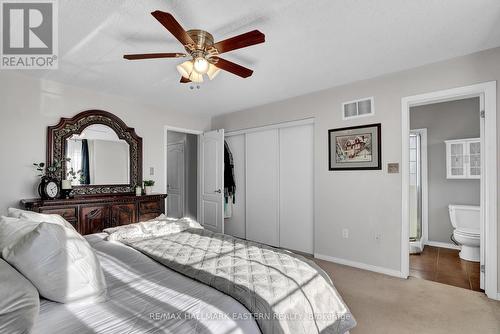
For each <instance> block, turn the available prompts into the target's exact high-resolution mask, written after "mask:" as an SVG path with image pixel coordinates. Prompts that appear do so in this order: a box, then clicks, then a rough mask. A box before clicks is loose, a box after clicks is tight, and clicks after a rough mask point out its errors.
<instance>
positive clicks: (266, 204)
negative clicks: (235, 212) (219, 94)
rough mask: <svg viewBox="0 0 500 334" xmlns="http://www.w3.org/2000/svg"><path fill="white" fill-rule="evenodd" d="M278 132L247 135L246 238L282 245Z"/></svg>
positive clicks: (267, 131) (260, 132) (272, 244)
mask: <svg viewBox="0 0 500 334" xmlns="http://www.w3.org/2000/svg"><path fill="white" fill-rule="evenodd" d="M278 153H279V139H278V130H277V129H273V130H266V131H259V132H251V133H247V134H246V237H247V239H248V240H253V241H258V242H261V243H264V244H268V245H271V246H276V247H278V246H279V228H280V227H279V155H278Z"/></svg>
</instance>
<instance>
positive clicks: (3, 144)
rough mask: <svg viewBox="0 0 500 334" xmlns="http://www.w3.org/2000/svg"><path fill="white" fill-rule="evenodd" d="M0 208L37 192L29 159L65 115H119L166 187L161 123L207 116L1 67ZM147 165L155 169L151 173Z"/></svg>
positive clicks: (198, 122) (193, 123)
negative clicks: (97, 111) (88, 112)
mask: <svg viewBox="0 0 500 334" xmlns="http://www.w3.org/2000/svg"><path fill="white" fill-rule="evenodd" d="M0 102H1V110H0V157H1V167H0V184H1V186H2V191H0V214H3V213H5V211H6V208H7V207H9V206H13V205H17V203H18V201H19V200H20V199H22V198H30V197H35V196H36V191H35V188H36V184H37V178H36V176H35V175H36V174H35V172H34V170H33V166H32V165H31V164H32V163H33V162H35V161H45V147H46V129H47V126H49V125H54V124H56V123H57V122H58V121H59V119H60V118H61V117H72V116H74V115H75V114H77V113H79V112H81V111H83V110H87V109H102V110H106V111H109V112H112V113H113V114H115V115H117V116H118V117H120V118H121V119H122V120H123V121H124V122H125V123H126V124H127V125H128V126H130V127H133V128H135V130H136V132H137V134H138V135H139V136H141V137H142V138H143V151H144V165H143V166H144V173H143V175H144V177H145V178H148V179H149V178H151V179H154V180H156V184H155V191H158V192H163V191H165V176H164V159H165V158H164V149H163V144H164V142H163V139H164V138H163V136H164V133H163V126H164V125H171V126H179V127H183V128H191V129H199V130H205V129H208V128H209V127H210V119H209V118H208V117H206V116H198V115H192V114H187V113H185V112H175V111H172V110H168V106H166V107H165V109H160V108H154V107H148V106H145V105H141V104H138V103H136V102H135V101H134V100H131V99H128V98H123V97H118V96H112V95H106V94H100V93H98V92H91V91H88V90H84V89H81V88H77V87H73V86H68V85H63V84H60V83H56V82H53V81H47V80H39V79H35V78H31V77H28V76H25V75H21V74H19V73H16V72H11V71H0ZM149 167H154V168H155V175H154V176H149Z"/></svg>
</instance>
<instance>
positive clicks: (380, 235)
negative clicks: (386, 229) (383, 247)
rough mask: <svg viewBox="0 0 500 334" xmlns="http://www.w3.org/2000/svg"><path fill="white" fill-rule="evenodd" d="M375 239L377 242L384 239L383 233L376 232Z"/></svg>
mask: <svg viewBox="0 0 500 334" xmlns="http://www.w3.org/2000/svg"><path fill="white" fill-rule="evenodd" d="M375 241H376V242H380V241H382V233H375Z"/></svg>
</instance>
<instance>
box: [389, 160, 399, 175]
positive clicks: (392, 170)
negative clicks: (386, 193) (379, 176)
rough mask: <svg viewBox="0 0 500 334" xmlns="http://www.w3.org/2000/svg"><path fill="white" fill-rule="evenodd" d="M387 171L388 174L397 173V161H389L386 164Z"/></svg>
mask: <svg viewBox="0 0 500 334" xmlns="http://www.w3.org/2000/svg"><path fill="white" fill-rule="evenodd" d="M387 173H389V174H398V173H399V163H397V162H389V163H388V164H387Z"/></svg>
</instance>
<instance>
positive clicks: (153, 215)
mask: <svg viewBox="0 0 500 334" xmlns="http://www.w3.org/2000/svg"><path fill="white" fill-rule="evenodd" d="M162 213H163V212H153V213H143V214H141V215H140V216H139V221H140V222H145V221H148V220H151V219H155V218H156V217H158V216H159V215H161V214H162Z"/></svg>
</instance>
